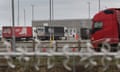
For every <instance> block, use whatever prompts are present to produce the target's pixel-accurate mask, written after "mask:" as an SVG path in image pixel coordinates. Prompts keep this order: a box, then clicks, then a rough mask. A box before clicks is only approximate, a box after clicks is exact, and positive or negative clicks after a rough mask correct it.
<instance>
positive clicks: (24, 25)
mask: <svg viewBox="0 0 120 72" xmlns="http://www.w3.org/2000/svg"><path fill="white" fill-rule="evenodd" d="M24 26H26V11H25V8H24Z"/></svg>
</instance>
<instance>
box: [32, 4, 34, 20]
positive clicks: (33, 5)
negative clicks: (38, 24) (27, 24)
mask: <svg viewBox="0 0 120 72" xmlns="http://www.w3.org/2000/svg"><path fill="white" fill-rule="evenodd" d="M33 20H34V5H32V21H33Z"/></svg>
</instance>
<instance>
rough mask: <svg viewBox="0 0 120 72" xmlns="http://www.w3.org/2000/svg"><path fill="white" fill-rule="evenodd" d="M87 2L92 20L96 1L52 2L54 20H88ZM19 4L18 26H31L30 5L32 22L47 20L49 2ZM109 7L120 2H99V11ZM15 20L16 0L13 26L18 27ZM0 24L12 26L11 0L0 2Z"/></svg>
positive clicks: (23, 1)
mask: <svg viewBox="0 0 120 72" xmlns="http://www.w3.org/2000/svg"><path fill="white" fill-rule="evenodd" d="M88 2H90V16H91V18H92V17H93V16H94V14H95V13H97V12H98V0H54V19H83V18H84V19H85V18H88V17H89V10H88V9H89V8H88ZM19 4H20V10H19V13H20V16H19V21H20V22H19V24H20V25H31V20H32V5H34V20H48V19H49V0H19ZM111 7H112V8H113V7H114V8H115V7H117V8H118V7H120V0H101V10H103V9H105V8H111ZM24 9H25V14H24ZM24 16H25V19H24ZM17 19H18V0H15V25H18V20H17ZM24 20H25V21H24ZM0 24H1V25H2V26H6V25H7V26H11V25H12V17H11V0H0Z"/></svg>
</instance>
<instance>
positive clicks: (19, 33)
mask: <svg viewBox="0 0 120 72" xmlns="http://www.w3.org/2000/svg"><path fill="white" fill-rule="evenodd" d="M13 28H14V36H15V39H16V40H23V39H25V40H30V39H32V37H33V34H32V27H31V26H25V27H24V26H15V27H12V26H3V27H2V37H3V38H5V39H8V40H10V39H12V37H13Z"/></svg>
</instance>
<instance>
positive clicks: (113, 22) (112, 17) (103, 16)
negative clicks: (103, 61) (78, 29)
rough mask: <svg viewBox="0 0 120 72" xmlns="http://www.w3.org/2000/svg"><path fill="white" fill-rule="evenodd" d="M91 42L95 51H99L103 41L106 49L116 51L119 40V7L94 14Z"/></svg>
mask: <svg viewBox="0 0 120 72" xmlns="http://www.w3.org/2000/svg"><path fill="white" fill-rule="evenodd" d="M92 22H93V24H92V33H91V43H92V45H93V46H94V49H95V50H96V51H101V47H102V45H103V43H104V42H105V41H106V42H107V43H108V44H109V45H110V47H111V48H109V47H108V45H106V46H105V48H106V49H109V50H110V51H117V48H118V47H117V46H118V43H119V42H120V8H108V9H105V10H102V11H100V12H98V13H97V14H95V16H94V17H93V19H92Z"/></svg>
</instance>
